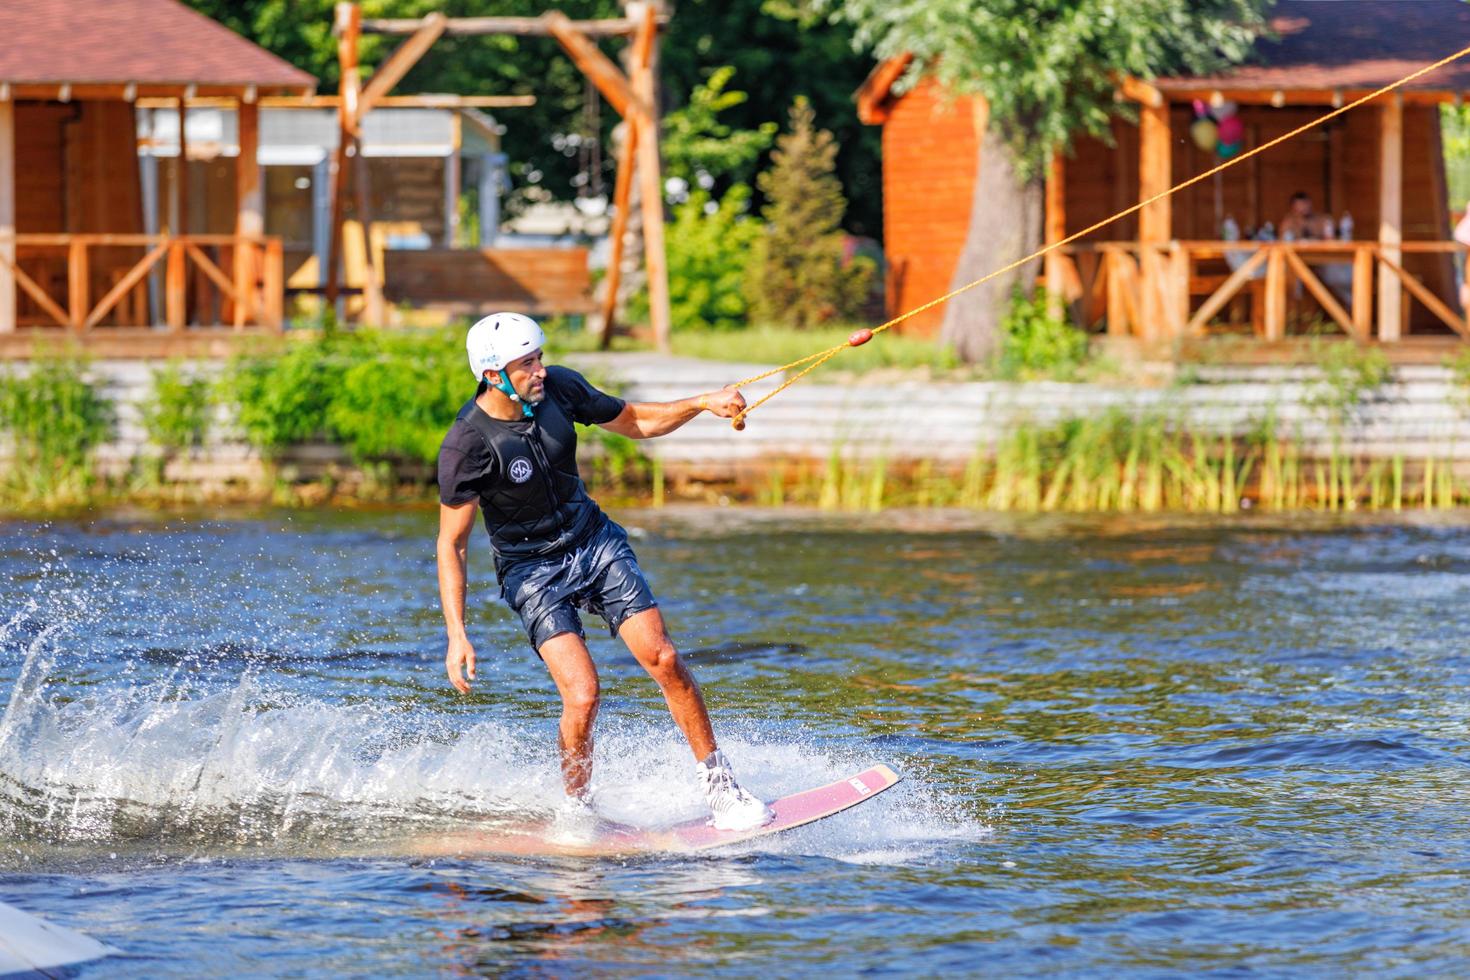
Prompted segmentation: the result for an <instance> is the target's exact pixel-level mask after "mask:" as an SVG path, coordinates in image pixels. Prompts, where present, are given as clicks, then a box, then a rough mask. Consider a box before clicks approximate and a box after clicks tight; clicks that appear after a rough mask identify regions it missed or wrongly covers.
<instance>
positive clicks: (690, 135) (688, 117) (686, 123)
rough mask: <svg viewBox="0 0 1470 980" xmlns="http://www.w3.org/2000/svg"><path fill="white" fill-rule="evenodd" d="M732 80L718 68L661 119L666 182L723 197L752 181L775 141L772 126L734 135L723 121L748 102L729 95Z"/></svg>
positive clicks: (732, 92) (743, 97) (729, 72)
mask: <svg viewBox="0 0 1470 980" xmlns="http://www.w3.org/2000/svg"><path fill="white" fill-rule="evenodd" d="M734 74H735V69H734V68H732V67H730V66H729V65H722V66H720V67H719V68H716V69H715V70H714V71H713V72H711V73H710V76H709V79H708V80H707V81H705V82H704V83H702V84H700V85H696V86H694V90H693V91H692V92H691V93H690V94H689V102H688V103H687V104H686V105H684V106H682V107H680V108H678V109H675V110H674V111H673V112H670V113H668V114H666V115H665V116H664V118H663V139H662V140H661V141H660V146H661V148H662V150H663V163H664V176H665V177H666V178H668V179H669V180H677V181H682V182H683V184H684V185H685V187H686V189H687V188H689V187H699V188H701V189H703V190H707V191H717V192H718V193H723V192H724V190H725V189H726V188H728V187H730V186H732V185H734V184H742V183H747V182H748V181H749V180H750V178H751V177H752V176H753V175H754V169H755V163H756V160H758V159H759V158H760V155H761V154H762V153H764V152H765V151H766V150H767V149H769V148H770V146H771V143H772V142H773V141H774V140H775V138H776V129H777V128H778V127H777V126H776V124H775V123H774V122H763V123H761V124H760V125H759V126H758V127H757V128H755V129H736V128H734V127H733V126H731V125H730V124H729V123H727V122H725V121H724V120H723V119H721V118H720V116H721V114H723V113H726V112H727V111H728V110H730V109H733V108H735V107H736V106H740V105H743V104H744V103H745V102H746V101H747V100H748V99H749V98H750V97H749V96H748V95H746V94H745V93H744V92H740V91H736V90H733V89H731V90H726V88H725V86H726V85H728V84H729V82H730V79H731V77H732V76H733V75H734ZM747 189H748V188H747Z"/></svg>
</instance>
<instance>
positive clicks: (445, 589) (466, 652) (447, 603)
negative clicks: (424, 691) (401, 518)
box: [435, 501, 480, 694]
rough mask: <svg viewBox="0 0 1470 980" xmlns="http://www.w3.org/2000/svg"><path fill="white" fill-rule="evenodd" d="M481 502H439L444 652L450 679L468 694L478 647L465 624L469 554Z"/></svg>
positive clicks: (438, 551)
mask: <svg viewBox="0 0 1470 980" xmlns="http://www.w3.org/2000/svg"><path fill="white" fill-rule="evenodd" d="M479 509H480V508H479V506H478V505H477V504H475V503H474V502H473V501H471V502H470V503H467V504H460V505H459V506H457V507H450V506H448V505H447V504H440V505H439V540H438V542H437V545H436V547H435V556H436V558H437V559H438V564H439V605H440V606H441V607H442V608H443V610H444V629H445V632H446V633H447V634H448V636H449V646H448V649H447V651H446V652H445V654H444V669H445V671H446V672H447V673H448V674H449V683H451V684H453V685H454V689H455V690H457V691H459V692H460V693H461V694H468V693H469V690H470V685H469V682H470V681H472V680H474V679H475V648H474V647H473V646H471V645H470V638H469V636H468V634H466V632H465V627H464V600H465V587H466V585H465V583H466V581H467V576H466V574H465V569H466V556H467V554H468V552H469V544H470V531H471V530H473V529H474V526H475V513H476V512H477V511H478V510H479Z"/></svg>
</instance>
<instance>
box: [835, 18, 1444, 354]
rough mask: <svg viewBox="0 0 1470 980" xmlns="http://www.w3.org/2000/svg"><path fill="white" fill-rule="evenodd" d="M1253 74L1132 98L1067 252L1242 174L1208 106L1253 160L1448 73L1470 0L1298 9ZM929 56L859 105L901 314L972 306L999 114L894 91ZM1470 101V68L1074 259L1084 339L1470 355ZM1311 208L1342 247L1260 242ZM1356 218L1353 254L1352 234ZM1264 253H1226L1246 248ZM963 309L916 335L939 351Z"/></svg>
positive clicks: (1139, 92)
mask: <svg viewBox="0 0 1470 980" xmlns="http://www.w3.org/2000/svg"><path fill="white" fill-rule="evenodd" d="M1270 26H1271V33H1270V34H1269V35H1267V36H1263V38H1262V40H1261V41H1260V42H1258V44H1257V47H1256V51H1255V55H1254V57H1253V59H1252V60H1251V61H1250V62H1249V63H1247V64H1245V65H1242V66H1239V67H1237V68H1234V69H1232V70H1229V71H1225V72H1222V73H1220V74H1219V75H1216V76H1212V77H1208V78H1196V77H1169V78H1158V79H1154V80H1152V81H1149V82H1145V81H1143V80H1139V79H1125V80H1123V81H1122V82H1121V83H1120V86H1119V98H1120V99H1124V100H1127V101H1130V102H1132V103H1134V111H1135V114H1136V116H1137V119H1138V123H1137V124H1135V123H1132V122H1129V121H1126V120H1124V119H1121V118H1120V119H1117V120H1115V121H1114V123H1113V126H1112V134H1111V141H1103V140H1098V139H1093V138H1090V137H1089V138H1082V139H1078V140H1077V141H1076V143H1075V145H1074V146H1073V147H1072V148H1071V150H1070V152H1069V153H1067V154H1065V155H1062V156H1058V157H1057V158H1056V159H1055V160H1054V161H1053V164H1052V167H1051V170H1050V173H1049V174H1048V175H1047V179H1046V184H1047V188H1046V216H1045V236H1046V240H1047V241H1048V242H1053V241H1059V240H1061V239H1062V238H1064V237H1066V236H1068V235H1071V234H1074V233H1076V232H1078V231H1081V230H1082V229H1084V228H1087V227H1089V226H1090V225H1092V224H1093V223H1095V222H1098V221H1101V220H1103V219H1106V218H1107V217H1109V216H1110V215H1113V214H1115V213H1117V212H1119V211H1122V210H1124V209H1126V208H1128V207H1130V206H1132V205H1133V204H1135V203H1136V202H1138V201H1141V200H1144V199H1147V198H1149V197H1152V196H1153V195H1155V194H1158V193H1160V192H1162V191H1165V190H1167V189H1168V188H1169V187H1171V186H1173V185H1174V184H1176V183H1178V182H1180V181H1182V180H1185V179H1186V178H1189V177H1192V176H1194V175H1196V174H1199V173H1202V172H1205V171H1208V170H1210V169H1211V168H1213V167H1215V166H1216V165H1217V164H1219V163H1220V162H1221V158H1220V156H1219V155H1218V154H1217V152H1214V151H1208V150H1203V149H1201V148H1199V147H1198V146H1197V145H1196V144H1195V143H1194V142H1193V140H1192V139H1191V136H1190V127H1191V125H1192V123H1193V122H1194V120H1195V119H1196V114H1197V112H1198V109H1199V108H1200V107H1204V108H1206V109H1210V108H1214V107H1219V106H1222V105H1223V104H1224V103H1226V102H1230V103H1235V104H1237V105H1238V107H1239V108H1238V110H1237V114H1238V116H1239V119H1240V121H1241V122H1242V123H1243V131H1244V137H1243V140H1242V141H1241V142H1242V143H1243V149H1242V152H1244V151H1246V150H1249V149H1252V148H1254V147H1258V146H1261V145H1262V144H1264V143H1266V142H1268V141H1270V140H1271V139H1273V138H1275V137H1277V136H1280V135H1282V134H1284V133H1286V132H1289V131H1290V130H1292V129H1294V128H1296V127H1298V126H1301V125H1304V124H1308V123H1310V122H1311V121H1313V120H1314V119H1318V118H1320V117H1321V116H1323V115H1324V114H1326V113H1327V112H1330V111H1331V110H1332V109H1334V108H1337V107H1340V106H1344V105H1347V104H1349V103H1351V102H1352V101H1353V100H1355V99H1357V98H1360V97H1362V96H1364V95H1367V94H1369V93H1371V92H1372V91H1374V90H1376V89H1377V88H1379V87H1381V86H1383V85H1387V84H1389V83H1392V82H1394V81H1396V80H1398V79H1400V78H1402V77H1403V76H1405V75H1408V74H1409V73H1411V72H1413V71H1415V70H1417V69H1419V68H1421V67H1423V66H1425V65H1427V64H1430V63H1433V62H1435V61H1438V60H1439V59H1441V58H1443V57H1445V56H1446V55H1448V54H1451V53H1453V52H1454V51H1455V50H1457V49H1458V48H1460V47H1462V46H1463V45H1465V44H1466V43H1467V42H1470V5H1467V4H1464V3H1461V2H1459V0H1337V2H1333V3H1320V2H1312V0H1283V2H1280V3H1278V4H1276V5H1275V6H1274V7H1273V8H1272V16H1271V25H1270ZM907 68H908V59H907V58H896V59H892V60H890V61H888V62H885V63H883V64H882V65H879V66H878V67H877V68H876V69H875V70H874V72H873V74H872V75H871V76H870V77H869V79H868V80H867V82H866V83H865V84H864V86H863V88H862V89H861V90H860V91H859V93H858V97H857V98H858V110H859V115H860V117H861V118H862V119H863V121H864V122H867V123H870V124H879V125H882V127H883V161H884V163H883V192H884V232H885V248H886V251H887V258H888V267H889V282H888V286H889V292H888V304H889V310H890V313H891V314H892V315H897V314H898V313H901V312H902V311H904V310H907V309H912V308H914V307H916V306H919V305H921V304H922V303H924V302H926V301H928V300H930V299H932V298H934V297H935V296H937V295H941V294H943V293H945V292H947V291H948V290H949V289H951V288H953V286H954V285H955V284H954V283H953V281H952V280H953V277H954V272H955V266H956V263H957V261H958V257H959V255H960V251H961V249H962V248H963V246H964V243H965V236H966V234H967V233H968V229H969V225H970V207H971V195H972V192H973V185H974V179H975V167H976V160H977V150H978V147H977V139H978V133H977V130H976V120H977V119H983V118H984V113H983V108H984V107H983V105H981V104H980V103H979V101H978V99H977V98H968V97H955V96H953V95H951V94H950V93H947V92H944V91H942V90H941V89H940V87H939V86H938V85H937V84H936V83H935V82H933V81H932V80H929V79H925V80H921V81H920V82H919V83H918V84H917V85H916V86H914V87H913V88H912V89H910V90H909V91H907V92H905V93H902V94H899V93H896V92H895V91H894V89H895V86H896V85H897V83H898V81H899V79H900V78H902V77H903V75H904V73H905V71H906V70H907ZM1466 91H1470V63H1467V62H1465V61H1460V62H1455V63H1452V64H1450V65H1448V66H1445V67H1443V68H1441V69H1439V70H1437V71H1436V72H1434V73H1432V74H1429V75H1426V76H1424V77H1422V78H1420V79H1418V80H1416V81H1415V82H1413V83H1411V84H1409V85H1407V86H1405V87H1404V88H1403V89H1402V90H1401V91H1399V92H1397V93H1394V94H1391V95H1388V96H1383V97H1380V98H1378V99H1375V100H1374V101H1372V102H1370V103H1368V104H1366V105H1363V106H1361V107H1359V108H1356V109H1353V110H1351V111H1349V112H1347V113H1344V114H1343V115H1341V116H1339V117H1337V118H1336V119H1334V120H1332V121H1330V122H1328V123H1325V124H1323V125H1320V126H1316V127H1313V128H1311V129H1309V130H1308V131H1307V132H1305V133H1303V134H1302V135H1300V136H1297V137H1295V138H1294V139H1292V140H1289V141H1287V142H1285V143H1283V144H1281V145H1279V146H1277V147H1273V148H1272V149H1270V150H1267V151H1265V152H1264V153H1262V154H1260V155H1258V156H1256V157H1253V158H1250V159H1248V160H1245V161H1243V162H1242V163H1241V164H1239V165H1238V166H1234V167H1230V168H1229V169H1226V170H1225V171H1223V172H1222V173H1220V174H1218V175H1216V176H1214V177H1211V178H1209V179H1208V180H1206V181H1204V182H1202V183H1199V184H1196V185H1194V186H1192V187H1190V188H1187V189H1185V190H1183V191H1180V192H1178V193H1177V194H1175V195H1172V196H1170V197H1167V198H1165V199H1163V200H1161V201H1159V202H1157V203H1155V204H1152V205H1150V206H1148V207H1146V208H1144V209H1143V210H1142V211H1141V212H1138V213H1136V214H1134V215H1130V216H1128V217H1124V218H1122V219H1120V220H1118V221H1116V222H1113V223H1112V224H1110V225H1108V226H1106V227H1104V228H1102V229H1100V230H1099V231H1097V232H1094V233H1092V234H1090V235H1088V236H1086V237H1085V238H1084V239H1083V240H1081V241H1079V242H1077V243H1075V244H1073V245H1069V246H1067V247H1066V248H1065V249H1064V250H1063V251H1062V252H1061V253H1060V254H1058V255H1056V256H1054V257H1053V258H1052V259H1051V260H1050V261H1048V262H1047V263H1046V268H1045V271H1044V281H1045V282H1046V283H1047V286H1048V288H1049V289H1051V290H1053V291H1054V292H1055V293H1056V294H1058V296H1059V298H1065V300H1066V301H1067V302H1068V303H1069V306H1070V309H1071V311H1072V313H1073V315H1074V317H1075V318H1076V320H1077V321H1078V322H1079V324H1081V325H1083V326H1085V327H1088V328H1092V329H1103V330H1106V331H1107V333H1109V334H1110V335H1113V336H1122V337H1135V338H1139V339H1143V340H1148V341H1166V342H1170V343H1173V342H1177V341H1180V340H1189V339H1191V338H1198V337H1203V336H1206V335H1209V334H1212V333H1239V334H1243V335H1246V336H1255V337H1257V338H1259V339H1261V340H1264V341H1276V340H1282V339H1284V338H1286V337H1288V336H1291V335H1295V334H1302V333H1317V332H1323V331H1327V332H1332V331H1341V333H1342V334H1344V335H1349V336H1354V337H1357V338H1359V339H1362V340H1368V339H1370V338H1371V339H1377V340H1381V341H1385V342H1393V341H1398V340H1400V339H1402V338H1405V337H1408V336H1410V335H1413V336H1416V337H1428V338H1440V339H1452V338H1455V337H1456V336H1459V337H1470V327H1467V321H1466V313H1465V310H1464V309H1462V308H1461V306H1460V302H1459V299H1458V298H1457V288H1456V286H1457V281H1458V278H1457V277H1458V276H1459V273H1458V272H1457V269H1456V256H1457V255H1458V254H1459V253H1462V252H1463V251H1464V249H1463V248H1462V247H1461V246H1458V245H1456V244H1455V243H1454V242H1453V241H1451V240H1450V232H1451V220H1450V215H1451V207H1452V206H1454V207H1455V208H1456V210H1459V209H1462V208H1463V207H1464V203H1465V202H1451V201H1449V200H1448V199H1447V190H1446V184H1445V165H1444V155H1443V149H1442V146H1441V135H1440V105H1441V104H1443V103H1447V102H1458V100H1459V99H1460V98H1461V96H1462V95H1463V94H1464V93H1465V92H1466ZM1297 192H1301V193H1305V194H1306V195H1308V196H1309V197H1310V199H1311V201H1312V202H1313V206H1314V209H1315V212H1316V215H1317V216H1318V218H1319V219H1320V218H1324V217H1327V216H1330V217H1331V219H1332V231H1333V233H1334V237H1332V238H1327V237H1325V236H1326V230H1325V222H1324V223H1323V227H1324V231H1323V232H1322V233H1321V235H1320V236H1317V235H1314V236H1312V237H1311V238H1305V237H1304V238H1300V239H1296V240H1291V241H1284V240H1281V238H1280V237H1279V236H1278V237H1277V238H1276V240H1274V241H1264V240H1261V241H1258V240H1254V239H1253V237H1252V233H1257V234H1259V233H1260V232H1261V231H1262V230H1263V229H1266V226H1267V223H1268V222H1270V223H1271V224H1272V225H1279V224H1280V223H1281V220H1282V217H1283V215H1285V214H1286V212H1287V210H1288V208H1289V206H1290V201H1291V198H1292V196H1293V194H1295V193H1297ZM1347 215H1350V216H1351V218H1350V223H1351V235H1352V239H1351V240H1350V241H1348V240H1343V239H1342V238H1341V237H1340V236H1338V235H1337V234H1335V233H1336V232H1337V231H1338V229H1340V228H1341V227H1342V224H1343V222H1342V219H1343V218H1344V217H1345V216H1347ZM1227 228H1231V230H1234V229H1237V228H1238V229H1239V230H1240V232H1241V234H1242V238H1243V239H1244V240H1238V241H1237V240H1234V239H1232V240H1231V241H1226V240H1225V238H1226V237H1227V235H1226V229H1227ZM943 315H944V312H943V307H937V308H935V309H933V310H930V311H926V313H924V314H922V315H920V316H917V317H915V318H913V319H912V320H911V321H908V322H906V324H905V327H906V328H907V329H909V330H910V331H911V332H914V333H918V334H921V335H922V334H932V333H934V332H935V331H936V330H937V329H938V327H939V324H940V323H941V322H942V320H943Z"/></svg>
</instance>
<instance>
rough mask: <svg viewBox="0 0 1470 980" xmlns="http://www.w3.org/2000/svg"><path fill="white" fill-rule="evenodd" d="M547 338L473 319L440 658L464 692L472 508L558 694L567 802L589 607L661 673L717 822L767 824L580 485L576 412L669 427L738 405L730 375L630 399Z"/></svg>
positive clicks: (452, 437)
mask: <svg viewBox="0 0 1470 980" xmlns="http://www.w3.org/2000/svg"><path fill="white" fill-rule="evenodd" d="M545 344H546V336H545V334H544V333H542V331H541V328H540V327H539V326H538V325H537V324H536V322H535V321H534V320H532V319H530V318H529V317H525V316H521V315H520V314H517V313H496V314H492V315H491V316H487V317H485V318H484V319H482V320H480V321H479V322H477V323H476V324H475V325H474V326H472V327H470V331H469V336H468V337H467V338H466V348H467V351H468V353H469V360H470V370H471V372H473V373H474V376H475V379H476V381H477V382H478V383H479V388H478V389H477V391H476V392H475V397H473V398H471V399H470V400H469V401H468V402H466V403H465V406H464V407H463V408H462V409H460V411H459V414H458V416H457V417H456V418H455V420H454V423H453V425H451V426H450V427H449V432H448V434H447V435H446V436H445V437H444V443H443V445H441V446H440V448H439V464H438V466H439V501H440V506H439V540H438V547H437V554H438V565H439V601H440V604H441V605H442V606H443V608H444V622H445V627H446V629H447V631H448V635H449V644H448V650H447V652H446V654H445V669H446V670H447V672H448V674H449V682H450V683H451V684H452V685H453V686H454V687H455V689H456V690H458V691H460V692H461V693H467V692H468V691H469V690H470V683H471V682H472V681H473V680H474V679H475V650H474V647H473V646H472V645H471V643H470V640H469V636H468V635H467V633H466V631H465V622H464V610H465V588H466V571H465V570H466V555H467V552H468V547H469V539H470V531H471V530H472V528H473V527H474V521H475V512H476V511H477V510H479V511H481V512H483V513H484V515H485V528H486V530H487V531H488V532H489V534H490V544H491V547H492V549H493V551H494V555H495V574H496V578H497V579H498V580H499V582H500V595H501V598H503V599H504V600H505V601H506V602H507V603H508V604H509V605H510V607H511V609H513V610H515V612H516V613H517V614H518V615H519V616H520V619H521V625H522V626H523V627H524V629H525V631H526V635H527V637H528V638H529V639H530V642H531V647H532V649H534V650H535V651H536V653H537V654H538V655H539V656H540V658H541V660H542V661H543V662H544V663H545V664H546V668H547V670H549V671H550V673H551V679H552V681H553V682H554V683H555V684H556V689H557V691H558V692H559V693H560V694H561V701H562V713H561V724H560V728H559V737H558V745H559V747H560V749H561V770H562V782H563V784H564V786H565V788H566V793H567V798H568V805H569V807H570V808H572V809H573V810H582V811H584V812H590V794H589V785H590V782H591V778H592V724H593V721H594V719H596V717H597V706H598V694H599V692H598V682H597V668H596V666H595V665H594V664H593V662H592V657H591V655H590V654H589V653H588V651H587V643H586V634H585V633H584V632H583V629H582V621H581V618H580V617H579V616H578V615H577V610H578V609H582V610H585V611H587V612H591V613H596V614H597V615H598V616H601V617H602V618H603V620H605V621H606V623H607V626H608V629H609V631H610V632H611V633H612V634H613V635H615V636H619V637H621V638H622V640H623V642H624V643H625V644H627V646H628V649H629V651H631V652H632V654H633V656H634V657H635V658H636V659H637V661H638V663H639V664H641V665H642V666H643V668H644V669H645V670H647V671H648V673H649V674H650V675H651V676H652V677H653V679H654V680H655V681H656V682H657V683H658V686H659V688H660V690H662V691H663V695H664V700H665V701H666V702H667V704H668V706H669V713H670V714H671V715H673V718H674V722H675V723H676V724H677V725H678V726H679V730H680V731H682V732H683V733H684V737H685V739H686V740H688V742H689V747H690V749H691V750H692V751H693V753H694V758H695V759H696V760H697V763H696V765H695V767H694V770H695V775H696V777H697V778H698V780H699V783H700V786H701V788H702V789H703V791H704V796H705V800H706V801H707V802H708V803H709V808H710V813H711V821H710V822H711V823H712V824H713V826H714V827H716V828H717V829H721V830H748V829H751V828H754V827H760V826H762V825H764V824H765V823H767V822H768V821H769V820H770V819H771V816H772V813H771V810H770V809H769V808H768V807H767V806H766V805H765V803H763V802H762V801H761V800H759V799H757V798H756V797H754V796H752V795H751V794H750V793H748V792H746V791H745V790H744V789H743V788H741V786H740V784H739V783H738V782H737V781H736V779H735V774H734V772H733V771H732V770H731V768H730V762H729V760H728V759H726V758H725V754H724V753H723V752H721V751H720V749H719V746H718V745H716V743H715V736H714V730H713V728H712V726H711V725H710V719H709V712H708V711H707V710H706V709H705V705H704V696H703V695H702V694H701V693H700V690H699V684H698V683H696V682H695V680H694V676H693V675H692V674H691V673H690V672H689V668H688V667H687V666H685V664H684V662H683V660H681V659H680V657H679V653H678V651H677V650H676V649H675V647H674V642H673V640H671V639H670V638H669V633H668V630H667V629H666V628H665V626H664V620H663V615H662V614H661V613H660V612H659V609H658V602H657V600H656V599H655V598H654V595H653V591H652V589H650V588H649V585H648V581H647V580H646V579H645V578H644V576H643V572H642V571H641V570H640V569H639V567H638V559H637V557H636V556H635V555H634V554H633V549H632V547H631V546H630V545H629V544H628V535H627V532H625V531H624V530H623V529H622V528H621V527H619V526H618V525H617V524H616V523H614V522H613V521H612V520H610V519H609V518H608V517H607V515H605V514H604V513H603V512H602V510H601V509H600V508H599V507H598V506H597V504H596V503H595V502H594V501H593V500H592V498H591V497H590V496H588V494H587V488H586V486H585V485H584V484H583V483H582V478H581V475H580V474H579V472H578V470H577V459H576V451H577V432H576V429H575V427H574V426H573V424H572V423H574V422H576V423H579V424H581V425H600V426H602V427H603V428H604V429H607V430H608V431H610V432H616V433H618V434H619V435H623V436H628V437H629V438H632V439H650V438H653V437H654V436H661V435H665V434H666V433H669V432H673V431H674V430H675V429H677V428H679V427H680V426H681V425H683V424H684V423H686V422H688V421H689V420H690V419H692V418H694V417H695V416H696V415H699V414H700V413H701V412H705V411H708V412H711V413H713V414H715V415H717V416H720V417H721V418H732V417H734V416H735V415H736V414H738V413H739V412H740V410H741V409H743V408H744V407H745V399H744V398H743V397H741V395H740V393H739V392H738V391H736V390H734V389H733V388H725V389H722V390H720V391H715V392H710V393H708V394H704V395H699V396H697V397H694V398H686V399H683V400H681V401H675V402H625V401H623V400H622V399H620V398H615V397H613V396H612V395H609V394H606V393H604V392H601V391H598V390H597V389H596V388H594V387H593V386H592V385H591V384H589V383H588V382H587V379H585V378H584V377H582V375H580V374H578V373H577V372H576V371H573V370H570V369H569V368H565V367H561V366H547V365H546V364H544V363H543V355H542V348H543V347H544V346H545Z"/></svg>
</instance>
